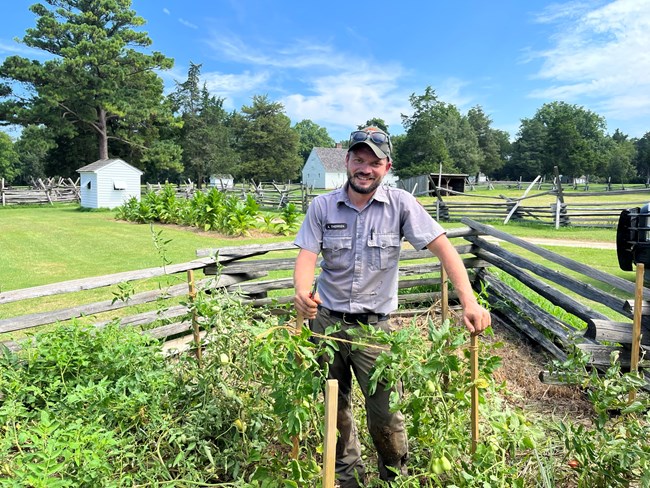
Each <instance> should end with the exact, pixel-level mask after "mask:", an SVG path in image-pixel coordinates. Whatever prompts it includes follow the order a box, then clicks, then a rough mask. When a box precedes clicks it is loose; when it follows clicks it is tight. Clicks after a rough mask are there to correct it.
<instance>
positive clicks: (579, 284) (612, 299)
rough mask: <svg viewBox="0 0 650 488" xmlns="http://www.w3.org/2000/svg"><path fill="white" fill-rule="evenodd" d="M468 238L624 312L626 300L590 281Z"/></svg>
mask: <svg viewBox="0 0 650 488" xmlns="http://www.w3.org/2000/svg"><path fill="white" fill-rule="evenodd" d="M466 239H467V240H469V241H470V242H473V243H474V244H476V245H477V246H478V247H479V248H481V249H483V250H486V251H488V252H490V253H492V254H494V255H496V256H499V257H501V258H503V259H505V260H506V261H507V262H508V263H510V264H511V265H513V266H517V267H520V268H524V269H527V270H529V271H532V272H533V273H535V274H536V275H538V276H540V277H542V278H545V279H547V280H550V281H552V282H554V283H557V284H558V285H560V286H562V287H564V288H567V289H569V290H571V291H572V292H574V293H577V294H578V295H581V296H583V297H584V298H587V299H588V300H591V301H593V302H596V303H602V304H604V305H606V306H608V307H609V308H611V309H612V310H619V311H620V313H623V312H624V310H623V306H624V300H622V299H621V298H618V297H616V296H614V295H611V294H609V293H606V292H604V291H602V290H600V289H598V288H595V287H594V286H592V285H590V284H589V283H585V282H584V281H581V280H577V279H575V278H572V277H570V276H568V275H565V274H562V273H560V272H558V271H555V270H552V269H549V268H547V267H545V266H542V265H541V264H537V263H533V262H532V261H530V260H528V259H526V258H523V257H521V256H519V255H517V254H515V253H513V252H510V251H508V250H506V249H504V248H502V247H500V246H498V245H496V244H493V243H491V242H488V241H486V240H485V239H482V238H480V237H467V238H466Z"/></svg>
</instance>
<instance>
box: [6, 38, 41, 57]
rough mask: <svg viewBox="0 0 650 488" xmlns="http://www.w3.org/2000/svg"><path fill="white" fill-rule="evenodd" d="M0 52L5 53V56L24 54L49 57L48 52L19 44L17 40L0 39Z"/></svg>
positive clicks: (26, 55)
mask: <svg viewBox="0 0 650 488" xmlns="http://www.w3.org/2000/svg"><path fill="white" fill-rule="evenodd" d="M0 54H5V55H6V56H13V55H18V56H25V57H29V58H39V57H40V58H50V57H51V55H50V53H48V52H46V51H42V50H40V49H33V48H31V47H28V46H26V45H24V44H19V43H17V42H11V43H8V42H4V41H2V40H0Z"/></svg>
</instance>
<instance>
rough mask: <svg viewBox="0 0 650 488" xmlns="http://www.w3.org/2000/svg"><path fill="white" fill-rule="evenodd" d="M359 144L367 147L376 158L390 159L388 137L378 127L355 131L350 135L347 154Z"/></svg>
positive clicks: (390, 146) (390, 147)
mask: <svg viewBox="0 0 650 488" xmlns="http://www.w3.org/2000/svg"><path fill="white" fill-rule="evenodd" d="M360 144H365V145H367V146H368V147H369V148H370V149H372V152H374V153H375V156H377V157H378V158H381V159H384V158H388V159H390V152H391V149H392V145H391V142H390V137H389V136H388V134H386V133H385V132H384V131H383V130H381V129H379V128H378V127H365V128H363V129H361V130H355V131H354V132H352V134H350V145H349V147H348V152H349V151H351V150H352V149H353V148H355V147H357V146H359V145H360Z"/></svg>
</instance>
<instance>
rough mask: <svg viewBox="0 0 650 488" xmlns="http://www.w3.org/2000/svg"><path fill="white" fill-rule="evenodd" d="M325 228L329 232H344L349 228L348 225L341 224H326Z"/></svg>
mask: <svg viewBox="0 0 650 488" xmlns="http://www.w3.org/2000/svg"><path fill="white" fill-rule="evenodd" d="M325 228H326V229H327V230H343V229H347V228H348V224H346V223H345V222H344V223H341V224H325Z"/></svg>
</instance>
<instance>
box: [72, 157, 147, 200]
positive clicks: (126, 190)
mask: <svg viewBox="0 0 650 488" xmlns="http://www.w3.org/2000/svg"><path fill="white" fill-rule="evenodd" d="M77 173H79V174H80V176H81V178H80V179H81V181H80V184H79V186H80V197H81V206H82V207H86V208H115V207H119V206H120V205H122V204H123V203H124V202H126V201H127V200H129V199H131V197H135V198H137V199H138V201H139V200H140V193H141V189H140V178H141V176H142V174H143V173H142V171H140V170H139V169H138V168H134V167H133V166H131V165H130V164H128V163H127V162H125V161H123V160H121V159H100V160H98V161H95V162H94V163H91V164H89V165H87V166H84V167H82V168H79V169H78V170H77Z"/></svg>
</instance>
